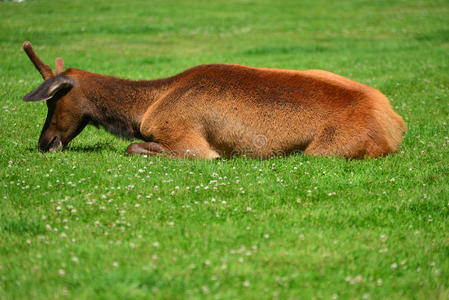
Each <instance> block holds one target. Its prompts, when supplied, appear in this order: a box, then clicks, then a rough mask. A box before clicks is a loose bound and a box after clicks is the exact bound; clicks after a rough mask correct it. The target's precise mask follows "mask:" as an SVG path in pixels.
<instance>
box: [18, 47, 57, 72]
mask: <svg viewBox="0 0 449 300" xmlns="http://www.w3.org/2000/svg"><path fill="white" fill-rule="evenodd" d="M23 50H25V53H26V54H27V55H28V57H29V58H30V60H31V62H32V63H33V64H34V66H35V67H36V69H37V70H38V71H39V73H41V75H42V78H44V80H47V79H49V78H51V77H53V76H55V75H54V73H53V71H52V70H51V68H50V67H49V66H48V65H46V64H44V63H43V62H42V60H40V59H39V57H38V56H37V55H36V52H34V49H33V46H32V45H31V43H30V42H28V41H27V42H25V43H23Z"/></svg>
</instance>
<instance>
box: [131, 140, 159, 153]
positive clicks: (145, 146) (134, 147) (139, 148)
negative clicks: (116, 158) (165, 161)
mask: <svg viewBox="0 0 449 300" xmlns="http://www.w3.org/2000/svg"><path fill="white" fill-rule="evenodd" d="M126 153H128V154H140V155H158V154H163V153H167V151H166V150H165V149H164V147H162V146H161V145H160V144H158V143H154V142H147V143H132V144H131V145H129V146H128V148H127V149H126Z"/></svg>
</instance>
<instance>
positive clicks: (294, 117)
mask: <svg viewBox="0 0 449 300" xmlns="http://www.w3.org/2000/svg"><path fill="white" fill-rule="evenodd" d="M24 49H25V50H26V51H27V54H29V57H30V59H31V60H32V61H33V63H34V64H35V66H36V68H38V70H39V71H40V72H41V74H43V76H44V74H45V76H44V77H48V74H49V72H48V69H47V68H46V67H45V66H46V65H45V64H43V63H42V62H41V61H40V60H39V59H38V58H37V56H36V55H35V53H34V51H32V48H31V44H29V43H28V44H27V43H25V44H24ZM30 53H31V55H30ZM56 66H57V67H56V69H57V71H56V74H59V75H56V77H57V78H55V79H53V80H54V81H55V82H63V81H64V82H73V86H71V87H70V88H64V89H63V88H61V90H58V91H57V93H56V94H55V95H50V96H51V99H50V100H48V101H47V104H48V108H49V113H48V116H47V122H46V124H45V125H44V128H43V131H42V134H41V138H40V141H39V148H40V149H41V150H43V151H46V150H49V149H50V148H51V149H54V148H55V147H54V146H55V144H57V142H58V139H55V137H58V138H59V139H60V143H59V146H65V145H67V143H69V142H70V140H71V139H73V138H74V137H75V136H76V135H77V134H78V133H79V132H81V130H82V129H83V128H84V126H86V125H87V124H88V123H93V124H97V125H101V126H103V127H105V128H106V129H107V130H108V131H110V132H112V133H114V134H117V135H120V136H124V137H128V138H139V139H142V140H144V141H145V142H143V143H133V144H131V145H130V146H129V147H128V149H127V152H128V153H130V154H148V155H154V154H157V155H160V154H163V155H168V156H175V157H195V158H205V159H211V158H216V157H220V156H232V155H234V154H241V155H248V156H251V157H258V158H266V157H271V156H274V155H279V154H289V153H293V152H297V151H304V153H305V154H310V155H336V156H343V157H346V158H365V157H378V156H382V155H386V154H388V153H392V152H395V151H397V149H398V147H399V146H400V144H401V139H402V136H403V134H404V132H405V130H406V126H405V124H404V122H403V121H402V119H401V117H400V116H398V115H397V114H396V113H395V112H394V111H393V109H392V108H391V106H390V104H389V102H388V99H387V98H386V97H385V96H384V95H383V94H381V93H380V92H379V91H377V90H375V89H373V88H371V87H368V86H366V85H364V84H361V83H358V82H355V81H352V80H350V79H348V78H345V77H342V76H339V75H335V74H333V73H330V72H326V71H321V70H307V71H293V70H281V69H265V68H253V67H247V66H241V65H225V64H216V65H201V66H197V67H194V68H191V69H189V70H186V71H184V72H182V73H180V74H178V75H175V76H173V77H169V78H166V79H159V80H150V81H131V80H124V79H118V78H114V77H110V76H104V75H99V74H93V73H89V72H85V71H81V70H77V69H68V70H66V71H65V72H62V66H63V61H62V59H61V60H59V59H58V61H57V62H56ZM47 67H48V66H47ZM50 71H51V69H50ZM52 76H53V75H52ZM58 76H59V77H58ZM49 78H51V77H48V78H45V79H49ZM70 80H71V81H70ZM48 86H49V84H47V85H46V87H44V84H42V85H41V86H40V87H38V88H37V89H36V90H35V91H33V92H34V94H33V95H35V94H36V93H37V92H39V93H41V94H42V93H45V91H46V90H45V88H48ZM33 92H32V93H33ZM32 93H30V94H32ZM30 94H29V95H30ZM29 95H27V96H28V98H27V96H25V98H26V101H36V100H41V99H32V98H33V97H32V96H29ZM56 146H58V145H56ZM51 149H50V150H51Z"/></svg>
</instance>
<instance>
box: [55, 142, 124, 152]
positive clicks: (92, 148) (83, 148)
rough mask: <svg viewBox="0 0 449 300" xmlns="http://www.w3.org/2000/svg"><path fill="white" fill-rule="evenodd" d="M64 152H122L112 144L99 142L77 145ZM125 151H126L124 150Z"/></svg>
mask: <svg viewBox="0 0 449 300" xmlns="http://www.w3.org/2000/svg"><path fill="white" fill-rule="evenodd" d="M64 151H73V152H100V151H112V152H120V151H122V150H120V149H117V148H116V147H114V146H113V145H112V143H110V142H98V143H95V144H93V145H76V146H68V147H67V148H65V149H64ZM123 151H125V150H124V149H123Z"/></svg>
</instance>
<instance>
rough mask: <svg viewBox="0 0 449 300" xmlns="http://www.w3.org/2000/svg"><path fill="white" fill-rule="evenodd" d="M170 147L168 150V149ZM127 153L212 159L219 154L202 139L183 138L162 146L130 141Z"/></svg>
mask: <svg viewBox="0 0 449 300" xmlns="http://www.w3.org/2000/svg"><path fill="white" fill-rule="evenodd" d="M168 149H170V150H168ZM126 153H128V154H140V155H164V154H165V155H167V156H171V157H177V158H196V159H214V158H218V157H220V155H219V154H218V153H217V152H216V151H214V150H212V149H211V147H210V146H209V144H208V143H207V142H206V141H205V140H204V139H198V138H196V139H192V137H190V138H188V139H187V138H183V139H181V140H178V141H177V142H176V143H175V144H174V145H170V146H169V147H164V146H162V145H160V144H158V143H154V142H143V143H132V144H131V145H129V146H128V149H126Z"/></svg>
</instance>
